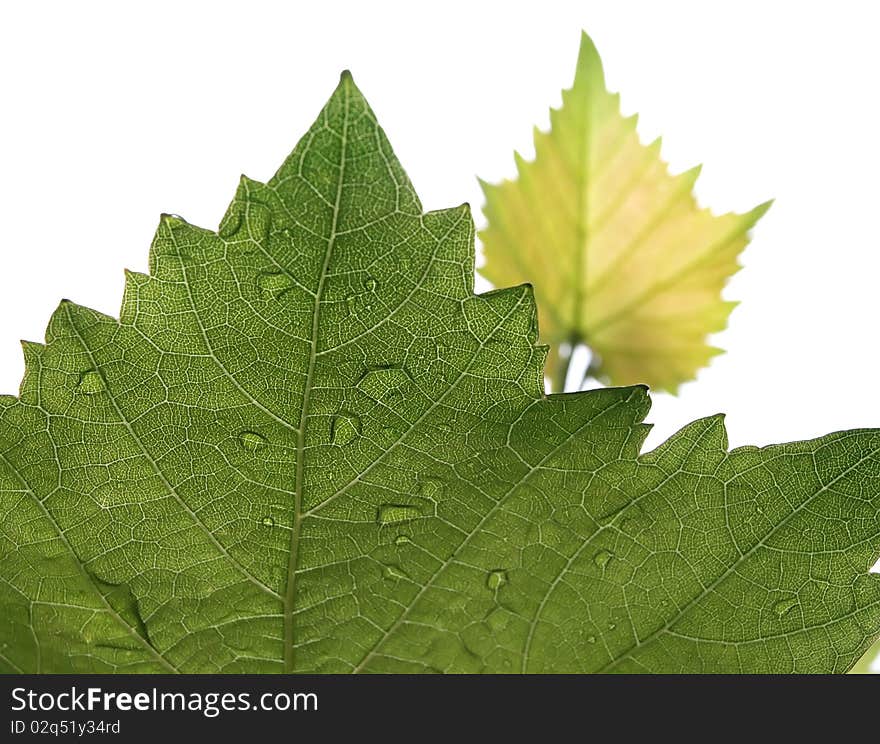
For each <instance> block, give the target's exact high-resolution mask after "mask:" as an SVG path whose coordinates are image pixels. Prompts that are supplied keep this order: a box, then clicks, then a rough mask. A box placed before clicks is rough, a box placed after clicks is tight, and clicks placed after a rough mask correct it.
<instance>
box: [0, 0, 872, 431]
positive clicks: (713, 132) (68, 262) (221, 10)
mask: <svg viewBox="0 0 880 744" xmlns="http://www.w3.org/2000/svg"><path fill="white" fill-rule="evenodd" d="M873 8H874V4H873V3H869V2H841V1H840V0H838V1H837V2H834V3H808V2H799V3H787V2H785V3H783V2H774V3H771V2H768V1H767V0H764V2H756V3H750V2H741V1H740V2H712V3H708V2H663V3H657V2H620V1H616V2H583V1H582V2H574V3H567V2H552V1H549V0H543V1H542V2H535V3H522V4H516V3H512V2H499V3H490V2H482V3H479V2H476V1H475V0H471V2H453V1H451V0H447V1H446V2H443V3H434V4H431V5H428V4H423V3H412V2H410V3H398V4H394V3H379V2H369V3H367V2H351V3H329V2H319V3H302V4H298V3H285V4H282V3H267V2H256V1H253V0H251V1H250V2H246V3H245V2H241V3H223V2H216V1H215V2H210V3H197V2H190V3H182V2H174V3H169V2H158V1H156V0H153V1H152V2H149V3H142V4H140V6H139V7H132V6H131V4H129V3H118V2H82V1H80V2H76V3H70V2H40V1H34V0H30V1H29V2H26V3H25V2H15V3H13V2H8V3H4V4H3V5H2V9H0V70H2V73H0V75H2V78H0V112H2V114H0V117H2V118H0V174H2V178H0V213H2V217H0V393H14V392H16V390H17V388H18V384H19V381H20V378H21V374H22V362H21V354H20V350H19V346H18V339H20V338H25V339H31V340H42V338H43V332H44V329H45V325H46V321H47V320H48V317H49V315H50V313H51V312H52V310H53V309H54V308H55V306H56V305H57V303H58V301H59V299H61V298H62V297H68V298H70V299H73V300H75V301H76V302H79V303H82V304H85V305H89V306H91V307H94V308H97V309H99V310H101V311H103V312H106V313H109V314H112V315H117V314H118V313H117V310H118V307H119V303H120V299H121V293H122V285H123V273H122V270H123V268H124V267H127V268H131V269H134V270H138V271H146V267H147V249H148V246H149V243H150V239H151V237H152V233H153V230H154V228H155V225H156V223H157V219H158V215H159V213H160V212H163V211H165V212H175V213H179V214H181V215H183V216H184V217H185V218H186V219H188V220H190V221H191V222H194V223H196V224H200V225H203V226H206V227H216V225H217V222H218V221H219V219H220V217H221V215H222V214H223V212H224V210H225V208H226V205H227V203H228V202H229V200H230V199H231V197H232V195H233V192H234V190H235V186H236V183H237V179H238V175H239V173H240V172H245V173H247V174H248V175H250V176H252V177H254V178H257V179H260V180H265V179H267V178H269V177H270V176H271V174H272V173H273V172H274V170H275V168H276V167H277V166H278V165H279V164H280V163H281V161H282V159H283V158H284V157H285V156H286V155H287V153H288V152H289V151H290V150H291V149H292V147H293V146H294V144H295V143H296V141H297V139H298V137H299V136H300V135H301V134H302V133H304V131H305V130H306V128H307V127H308V126H309V124H310V123H311V122H312V120H313V118H314V117H315V115H316V114H317V112H318V110H319V109H320V107H321V106H322V105H323V103H324V101H325V100H326V98H327V97H328V96H329V94H330V93H331V91H332V90H333V88H334V86H335V85H336V82H337V79H338V76H339V72H340V71H341V70H342V69H343V68H346V67H347V68H351V69H352V71H353V73H354V76H355V80H356V81H357V82H358V84H359V86H360V87H361V89H362V90H363V91H364V93H365V94H366V95H367V97H368V99H369V100H370V102H371V103H372V105H373V108H374V109H375V110H376V112H377V115H378V116H379V119H380V121H381V122H382V124H383V125H384V127H385V129H386V131H387V133H388V135H389V137H390V139H391V142H392V144H393V145H394V147H395V149H396V151H397V154H398V156H399V157H400V159H401V161H402V162H403V164H404V166H405V167H406V168H407V170H408V172H409V174H410V176H411V178H412V180H413V182H414V183H415V185H416V187H417V189H418V190H419V192H420V194H421V197H422V199H423V202H424V204H425V207H426V208H428V209H434V208H440V207H446V206H451V205H455V204H459V203H461V202H462V201H469V202H471V203H472V204H473V205H474V207H475V213H476V215H477V217H478V219H480V220H482V218H481V217H480V211H479V207H480V206H481V204H482V200H481V193H480V190H479V188H478V186H477V183H476V179H475V176H476V175H480V176H482V177H484V178H486V179H488V180H498V179H500V178H501V177H503V176H510V175H512V174H513V172H514V169H513V159H512V152H513V150H514V148H516V149H519V150H520V151H522V152H523V153H524V154H529V153H530V150H531V145H530V141H531V127H532V125H533V124H540V125H542V126H546V124H547V121H548V117H547V107H548V106H549V105H551V104H552V105H557V104H558V102H559V91H560V89H561V88H562V87H567V86H568V85H569V84H570V82H571V78H572V76H573V72H574V63H575V58H576V55H577V46H578V40H579V34H580V30H581V29H582V28H584V29H586V30H587V31H588V32H589V33H590V34H591V35H592V36H593V38H594V40H595V42H596V44H597V46H598V47H599V51H600V53H601V54H602V57H603V59H604V61H605V66H606V71H607V78H608V82H609V86H610V87H611V88H612V89H613V90H620V91H621V92H622V96H623V99H622V100H623V106H624V110H625V111H626V112H633V111H639V112H641V115H642V118H641V123H640V132H641V134H642V136H643V139H645V140H650V139H653V138H654V137H655V136H657V135H658V134H661V133H662V134H663V136H664V150H663V152H664V155H665V157H666V158H667V159H668V160H669V161H670V163H671V165H672V168H673V170H674V171H680V170H684V169H686V168H688V167H690V166H692V165H694V164H696V163H698V162H703V163H704V164H705V167H704V170H703V175H702V177H701V179H700V181H699V182H698V186H697V189H698V195H699V197H700V199H701V201H702V202H703V203H704V204H706V205H710V206H712V207H713V208H714V209H715V210H716V211H725V210H730V209H733V210H744V209H748V208H749V207H751V206H753V205H755V204H757V203H759V202H762V201H764V200H765V199H767V198H770V197H775V198H776V203H775V205H774V206H773V208H772V209H771V210H770V212H769V213H768V215H767V216H766V217H765V218H764V220H763V221H762V222H761V223H760V224H759V225H758V227H757V229H756V231H755V236H754V241H753V243H752V245H751V246H750V247H749V248H748V249H747V251H746V253H745V254H744V257H743V263H744V266H745V269H744V270H743V271H742V272H740V273H739V274H738V275H737V276H736V277H735V279H734V280H733V281H732V282H731V284H730V286H729V288H728V290H727V296H728V297H729V298H731V299H739V300H742V301H743V304H742V305H741V306H740V307H739V308H738V309H737V310H736V311H735V312H734V314H733V316H732V319H731V324H730V328H729V330H728V331H726V332H725V333H723V334H720V336H719V337H718V338H717V339H716V343H717V344H719V345H721V346H722V347H723V348H725V349H727V351H728V353H727V354H726V355H725V356H722V357H720V358H718V359H716V360H715V361H714V362H713V363H712V365H711V367H709V368H708V369H706V370H704V371H703V372H702V373H701V374H700V376H699V379H698V380H697V381H696V382H695V383H692V384H689V385H686V386H684V387H683V388H682V390H681V393H680V395H679V396H678V397H677V398H675V397H670V396H664V395H658V396H655V404H654V409H653V411H652V413H651V415H650V420H651V421H652V422H654V423H655V424H656V429H655V431H654V432H653V433H652V436H651V440H650V443H651V444H656V443H658V442H659V441H661V440H662V439H663V438H665V437H666V436H668V435H669V434H671V433H672V432H673V431H675V430H676V429H678V428H679V427H680V426H682V425H683V424H685V423H686V422H688V421H690V420H692V419H694V418H696V417H699V416H703V415H707V414H711V413H715V412H717V411H725V412H727V414H728V418H727V422H728V428H729V432H730V439H731V443H732V444H733V445H740V444H746V443H757V444H766V443H770V442H775V441H785V440H791V439H798V438H807V437H813V436H817V435H820V434H823V433H825V432H828V431H832V430H836V429H841V428H851V427H861V426H880V397H878V395H877V392H876V387H877V381H878V377H880V374H878V373H880V369H878V367H880V355H878V350H877V331H876V306H877V287H878V282H880V250H878V248H880V245H878V242H880V237H878V219H877V215H878V209H877V200H878V197H880V187H878V183H877V174H878V173H880V141H878V136H880V103H878V102H880V93H878V88H877V72H878V70H880V45H877V44H876V39H875V37H876V29H877V23H876V21H877V19H876V18H875V17H874V16H875V13H874V11H873ZM481 286H485V285H481Z"/></svg>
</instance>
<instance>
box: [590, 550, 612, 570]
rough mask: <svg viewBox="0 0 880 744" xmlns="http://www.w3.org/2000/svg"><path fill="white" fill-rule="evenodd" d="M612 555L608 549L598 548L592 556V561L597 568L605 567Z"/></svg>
mask: <svg viewBox="0 0 880 744" xmlns="http://www.w3.org/2000/svg"><path fill="white" fill-rule="evenodd" d="M613 557H614V553H612V552H611V551H609V550H600V551H599V552H598V553H596V555H594V556H593V563H595V564H596V565H597V566H598V567H599V568H605V566H607V565H608V561H610V560H611V559H612V558H613Z"/></svg>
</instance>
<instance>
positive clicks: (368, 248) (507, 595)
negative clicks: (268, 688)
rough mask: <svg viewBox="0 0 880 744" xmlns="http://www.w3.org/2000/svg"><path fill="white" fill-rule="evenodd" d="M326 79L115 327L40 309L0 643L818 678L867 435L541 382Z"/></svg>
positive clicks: (77, 661) (837, 647)
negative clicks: (280, 151) (304, 123)
mask: <svg viewBox="0 0 880 744" xmlns="http://www.w3.org/2000/svg"><path fill="white" fill-rule="evenodd" d="M473 241H474V228H473V223H472V220H471V216H470V213H469V211H468V208H467V207H466V206H463V207H457V208H455V209H450V210H444V211H439V212H430V213H427V214H423V213H422V210H421V206H420V204H419V201H418V198H417V197H416V194H415V192H414V190H413V188H412V186H411V185H410V183H409V181H408V180H407V178H406V176H405V174H404V172H403V171H402V169H401V167H400V165H399V164H398V162H397V160H396V159H395V157H394V155H393V153H392V151H391V148H390V147H389V145H388V142H387V141H386V139H385V136H384V134H383V133H382V131H381V129H380V128H379V127H378V125H377V124H376V121H375V118H374V116H373V113H372V112H371V111H370V109H369V108H368V106H367V104H366V102H365V101H364V99H363V98H362V96H361V94H360V93H359V92H358V90H357V88H355V86H354V84H353V83H352V81H351V78H350V77H349V76H347V75H345V76H343V79H342V81H341V82H340V85H339V88H338V89H337V91H336V92H335V93H334V95H333V97H332V98H331V99H330V101H329V103H328V104H327V106H326V108H325V109H324V110H323V111H322V112H321V114H320V116H319V118H318V120H317V122H316V123H315V125H314V126H313V127H312V129H311V130H310V131H309V132H308V133H307V134H306V136H305V138H304V139H303V140H302V141H301V142H300V144H299V145H298V146H297V148H296V150H295V151H294V152H293V154H292V155H291V156H290V158H289V159H288V160H287V161H286V162H285V163H284V165H283V166H282V167H281V169H280V170H279V171H278V173H277V174H276V175H275V176H274V177H273V178H272V179H271V180H270V181H269V182H268V183H267V184H261V183H257V182H256V181H252V180H250V179H247V178H243V179H242V181H241V184H240V186H239V188H238V192H237V194H236V196H235V198H234V200H233V201H232V204H231V205H230V207H229V209H228V211H227V213H226V216H225V217H224V218H223V221H222V223H221V225H220V229H219V231H218V232H217V233H214V232H212V231H209V230H204V229H201V228H198V227H195V226H193V225H190V224H188V223H187V222H185V221H184V220H182V219H180V218H178V217H172V216H165V217H163V218H162V220H161V222H160V225H159V228H158V231H157V233H156V237H155V241H154V243H153V246H152V250H151V254H150V276H143V275H140V274H131V273H130V274H128V276H127V279H126V290H125V296H124V300H123V304H122V311H121V318H120V320H119V321H116V320H115V319H113V318H110V317H107V316H104V315H101V314H99V313H97V312H94V311H92V310H89V309H87V308H84V307H80V306H78V305H75V304H73V303H70V302H62V303H61V306H60V307H59V308H58V310H57V311H56V312H55V314H54V315H53V317H52V320H51V322H50V324H49V328H48V332H47V335H46V344H45V345H39V344H33V343H28V344H25V346H24V351H25V357H26V367H27V372H26V375H25V378H24V380H23V382H22V386H21V392H20V397H19V398H13V397H4V398H2V399H0V401H2V403H0V616H2V617H3V622H2V623H0V668H2V670H3V671H9V672H15V671H27V672H107V671H119V672H163V671H180V672H206V673H210V672H281V671H301V672H305V671H316V672H429V671H443V672H478V671H479V672H502V671H516V672H518V671H526V672H547V671H576V672H586V671H616V672H627V671H664V672H678V671H779V672H785V671H805V672H806V671H844V670H846V669H847V668H848V667H849V666H850V665H851V664H852V663H853V662H854V661H855V660H856V659H857V658H858V657H859V655H860V654H861V653H862V652H863V651H864V649H865V648H867V646H868V645H869V643H870V642H871V641H872V640H873V638H874V637H876V636H877V635H878V631H880V613H878V611H877V605H878V602H880V581H878V578H877V577H876V576H873V575H870V574H868V572H867V569H868V566H869V565H870V563H871V562H872V560H873V559H874V558H875V556H876V554H877V552H878V551H877V548H878V543H880V521H878V511H880V497H878V490H880V489H878V483H880V455H878V449H880V432H878V431H853V432H847V433H839V434H833V435H830V436H827V437H824V438H822V439H818V440H815V441H812V442H802V443H797V444H790V445H784V446H776V447H768V448H766V449H755V448H744V449H738V450H734V451H733V452H730V453H728V452H727V443H726V439H725V432H724V426H723V423H722V420H721V418H720V417H712V418H708V419H705V420H701V421H697V422H695V423H693V424H691V425H690V426H688V427H686V428H685V429H684V430H683V431H681V432H680V433H678V434H677V435H675V436H674V437H673V438H672V439H670V440H669V441H668V442H666V443H665V444H664V445H662V446H661V447H660V448H658V449H657V450H655V451H653V452H651V453H648V454H644V455H640V454H639V450H640V448H641V445H642V443H643V441H644V437H645V435H646V433H647V430H648V427H646V426H645V425H644V424H642V423H641V422H642V420H643V418H644V416H645V414H646V413H647V411H648V406H649V403H648V397H647V394H646V392H645V389H644V388H642V387H633V388H623V389H605V390H598V391H593V392H589V393H579V394H570V395H555V396H549V397H548V396H545V395H544V393H543V381H542V371H543V363H544V358H545V354H546V351H545V349H544V348H543V347H540V346H536V335H537V327H536V321H535V305H534V302H533V298H532V293H531V290H530V288H529V287H528V286H519V287H514V288H511V289H504V290H500V291H495V292H491V293H488V294H485V295H474V294H473V286H472V280H473V273H474V271H473V258H474V254H473Z"/></svg>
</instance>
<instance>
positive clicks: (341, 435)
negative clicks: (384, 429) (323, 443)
mask: <svg viewBox="0 0 880 744" xmlns="http://www.w3.org/2000/svg"><path fill="white" fill-rule="evenodd" d="M360 433H361V418H360V416H358V415H357V414H354V413H348V412H346V411H342V412H340V413H337V414H336V415H335V416H334V417H333V418H332V419H330V441H331V442H332V443H333V444H339V445H342V444H348V443H349V442H351V441H352V440H353V439H355V438H356V437H357V436H358V435H359V434H360Z"/></svg>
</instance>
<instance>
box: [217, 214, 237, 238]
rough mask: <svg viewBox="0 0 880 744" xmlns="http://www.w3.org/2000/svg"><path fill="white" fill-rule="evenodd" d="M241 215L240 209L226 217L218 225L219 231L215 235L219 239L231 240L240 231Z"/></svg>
mask: <svg viewBox="0 0 880 744" xmlns="http://www.w3.org/2000/svg"><path fill="white" fill-rule="evenodd" d="M241 223H242V213H241V210H240V209H237V210H235V211H234V212H232V213H231V214H228V215H226V217H225V218H224V219H223V222H221V223H220V229H219V230H218V231H217V234H218V235H219V236H220V237H221V238H231V237H232V236H233V235H235V234H236V233H237V232H238V231H239V230H240V229H241Z"/></svg>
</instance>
